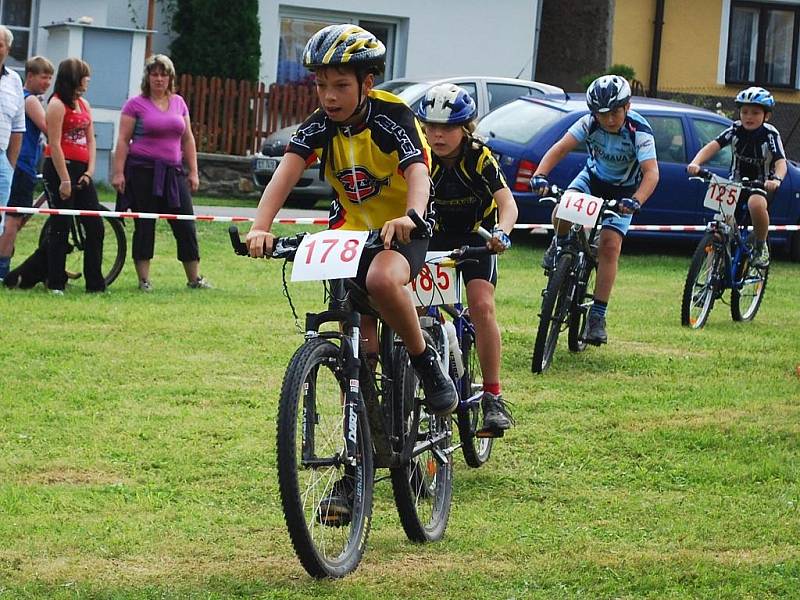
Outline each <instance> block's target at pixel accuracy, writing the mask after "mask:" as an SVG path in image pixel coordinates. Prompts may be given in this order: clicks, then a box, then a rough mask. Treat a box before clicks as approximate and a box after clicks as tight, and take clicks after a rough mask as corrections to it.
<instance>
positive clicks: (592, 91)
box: [586, 75, 631, 113]
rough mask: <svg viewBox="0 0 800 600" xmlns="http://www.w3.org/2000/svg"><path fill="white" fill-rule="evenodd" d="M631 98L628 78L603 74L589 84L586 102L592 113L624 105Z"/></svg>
mask: <svg viewBox="0 0 800 600" xmlns="http://www.w3.org/2000/svg"><path fill="white" fill-rule="evenodd" d="M630 99H631V86H630V84H629V83H628V80H627V79H625V78H624V77H620V76H619V75H603V76H602V77H598V78H597V79H595V80H594V81H593V82H592V83H590V84H589V88H588V89H587V90H586V104H587V106H588V107H589V110H590V111H592V112H593V113H604V112H608V111H610V110H614V109H615V108H618V107H620V106H625V105H626V104H627V103H628V101H629V100H630Z"/></svg>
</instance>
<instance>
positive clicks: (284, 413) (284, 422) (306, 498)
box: [277, 338, 374, 578]
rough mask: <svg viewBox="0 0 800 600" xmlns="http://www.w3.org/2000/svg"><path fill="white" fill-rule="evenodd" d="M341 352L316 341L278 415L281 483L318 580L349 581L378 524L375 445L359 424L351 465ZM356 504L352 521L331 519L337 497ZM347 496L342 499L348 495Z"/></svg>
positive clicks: (294, 364) (301, 352)
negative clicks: (374, 517)
mask: <svg viewBox="0 0 800 600" xmlns="http://www.w3.org/2000/svg"><path fill="white" fill-rule="evenodd" d="M341 363H342V361H341V357H340V352H339V348H338V347H337V346H336V345H335V344H333V343H332V342H330V341H329V340H323V339H319V338H317V339H313V340H310V341H308V342H306V343H305V344H303V346H301V347H300V348H299V349H298V350H297V352H295V354H294V356H293V357H292V359H291V361H290V363H289V366H288V368H287V369H286V376H285V377H284V380H283V387H282V388H281V397H280V406H279V409H278V436H277V437H278V456H277V461H278V481H279V484H280V494H281V503H282V504H283V514H284V516H285V518H286V526H287V528H288V529H289V536H290V537H291V540H292V545H293V546H294V550H295V553H296V554H297V557H298V558H299V559H300V562H301V564H302V565H303V567H304V568H305V570H306V571H307V572H308V573H309V575H311V576H312V577H317V578H323V577H343V576H345V575H347V574H348V573H350V572H352V571H353V570H355V569H356V567H357V566H358V564H359V562H361V557H362V556H363V554H364V549H365V547H366V544H367V537H368V534H369V529H370V523H371V520H372V489H373V484H374V480H373V468H372V464H373V463H372V445H371V442H370V438H369V427H368V426H367V425H366V419H363V418H361V416H360V415H359V419H358V428H357V431H358V440H357V449H358V450H357V456H356V464H355V465H354V466H352V465H346V464H345V463H346V461H345V457H344V430H343V416H342V402H343V398H344V393H345V392H344V390H345V386H344V383H345V382H343V381H342V380H341V366H342V365H341ZM337 490H338V492H339V493H347V494H349V498H350V506H351V510H350V516H349V518H343V517H341V516H340V515H333V514H332V513H331V512H330V510H329V509H330V504H331V503H330V501H328V502H323V499H330V498H331V497H332V496H333V495H335V494H336V493H337ZM343 490H344V492H343Z"/></svg>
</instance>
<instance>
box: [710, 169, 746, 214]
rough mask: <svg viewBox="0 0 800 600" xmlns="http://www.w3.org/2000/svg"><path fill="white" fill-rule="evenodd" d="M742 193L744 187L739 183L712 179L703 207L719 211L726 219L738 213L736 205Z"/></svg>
mask: <svg viewBox="0 0 800 600" xmlns="http://www.w3.org/2000/svg"><path fill="white" fill-rule="evenodd" d="M741 193H742V186H741V185H739V184H738V183H736V182H733V181H728V180H727V179H719V178H717V177H712V178H711V181H710V182H709V184H708V191H707V192H706V197H705V199H704V200H703V206H705V207H706V208H711V209H713V210H718V211H719V212H721V213H722V214H723V215H725V216H726V217H727V216H731V215H733V213H734V212H736V204H737V203H738V202H739V195H740V194H741Z"/></svg>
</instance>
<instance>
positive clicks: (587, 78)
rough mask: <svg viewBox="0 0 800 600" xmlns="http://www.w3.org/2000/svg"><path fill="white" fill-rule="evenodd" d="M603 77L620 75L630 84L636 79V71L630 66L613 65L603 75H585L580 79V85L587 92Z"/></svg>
mask: <svg viewBox="0 0 800 600" xmlns="http://www.w3.org/2000/svg"><path fill="white" fill-rule="evenodd" d="M603 75H619V76H620V77H624V78H625V79H627V80H628V81H629V82H630V81H633V80H634V79H636V71H634V70H633V67H631V66H629V65H622V64H616V65H611V66H610V67H608V69H606V70H605V71H603V72H602V73H589V74H588V75H584V76H583V77H581V78H580V79H578V83H579V84H580V86H581V88H582V89H584V90H585V89H586V88H588V87H589V84H590V83H592V82H593V81H594V80H595V79H597V78H598V77H602V76H603Z"/></svg>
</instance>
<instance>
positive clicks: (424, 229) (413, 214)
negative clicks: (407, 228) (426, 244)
mask: <svg viewBox="0 0 800 600" xmlns="http://www.w3.org/2000/svg"><path fill="white" fill-rule="evenodd" d="M406 216H408V217H410V218H411V220H412V221H414V225H416V229H415V230H414V234H413V236H412V237H414V238H417V239H424V238H427V237H430V235H429V233H428V231H429V230H428V224H427V223H426V222H425V221H424V220H423V218H422V217H420V216H419V213H417V211H416V210H414V209H413V208H409V209H408V212H407V213H406Z"/></svg>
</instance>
